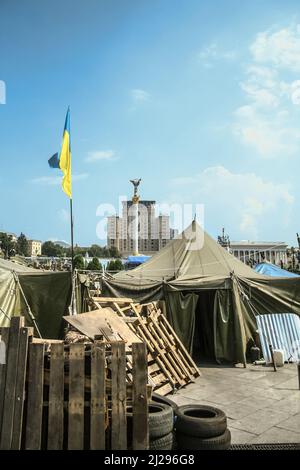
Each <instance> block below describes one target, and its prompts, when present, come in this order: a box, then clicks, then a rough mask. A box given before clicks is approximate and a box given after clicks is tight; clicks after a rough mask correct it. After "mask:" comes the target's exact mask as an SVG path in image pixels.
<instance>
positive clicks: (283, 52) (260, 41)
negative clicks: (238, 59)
mask: <svg viewBox="0 0 300 470" xmlns="http://www.w3.org/2000/svg"><path fill="white" fill-rule="evenodd" d="M250 51H251V53H252V54H253V58H254V60H255V61H256V62H259V63H267V64H272V65H274V66H275V67H279V68H285V69H290V70H294V71H300V25H291V26H289V27H288V28H284V29H281V30H279V31H275V32H272V31H264V32H261V33H259V34H258V35H257V36H256V39H255V41H254V43H253V44H252V45H251V47H250Z"/></svg>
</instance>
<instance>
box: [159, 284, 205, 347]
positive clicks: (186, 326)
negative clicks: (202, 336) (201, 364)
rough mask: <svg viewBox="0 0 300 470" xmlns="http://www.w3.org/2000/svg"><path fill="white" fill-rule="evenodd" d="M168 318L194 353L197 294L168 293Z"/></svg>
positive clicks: (186, 345)
mask: <svg viewBox="0 0 300 470" xmlns="http://www.w3.org/2000/svg"><path fill="white" fill-rule="evenodd" d="M165 299H166V307H167V318H168V320H169V322H170V323H171V325H172V327H173V328H174V330H175V333H176V334H177V335H178V337H179V339H180V340H181V341H182V343H183V344H184V346H185V347H186V349H187V350H188V351H189V352H190V353H192V350H193V338H194V331H195V310H196V305H197V301H198V296H197V295H196V294H185V293H183V292H171V293H170V292H167V293H166V297H165Z"/></svg>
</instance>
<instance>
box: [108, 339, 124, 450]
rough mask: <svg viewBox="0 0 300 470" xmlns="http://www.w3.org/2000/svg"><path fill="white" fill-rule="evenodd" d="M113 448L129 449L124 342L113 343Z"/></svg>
mask: <svg viewBox="0 0 300 470" xmlns="http://www.w3.org/2000/svg"><path fill="white" fill-rule="evenodd" d="M111 356H112V358H111V374H112V394H111V401H112V406H111V408H112V409H111V448H112V449H113V450H126V449H127V424H126V362H125V344H124V343H122V342H116V343H112V345H111Z"/></svg>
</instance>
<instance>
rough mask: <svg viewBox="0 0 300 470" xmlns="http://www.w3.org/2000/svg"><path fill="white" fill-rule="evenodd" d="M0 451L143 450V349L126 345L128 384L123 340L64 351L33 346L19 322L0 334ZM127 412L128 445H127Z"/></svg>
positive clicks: (56, 345)
mask: <svg viewBox="0 0 300 470" xmlns="http://www.w3.org/2000/svg"><path fill="white" fill-rule="evenodd" d="M0 339H1V341H2V344H4V345H5V349H6V361H5V364H2V363H1V364H0V405H1V407H0V449H1V450H2V449H7V450H8V449H29V450H31V449H32V450H37V449H49V450H50V449H57V450H59V449H72V450H75V449H78V450H79V449H113V450H126V449H128V448H130V449H133V450H146V449H147V448H148V440H149V437H148V399H149V393H148V386H147V362H146V347H145V345H144V344H143V343H142V342H141V341H139V342H138V343H132V351H131V353H132V375H133V380H132V383H131V384H128V383H127V381H126V354H125V342H124V341H111V342H107V341H98V340H95V341H94V342H93V343H92V344H91V343H88V344H80V343H77V344H70V345H65V344H64V342H63V341H55V342H53V343H52V342H51V340H35V339H34V338H33V337H32V329H31V328H25V327H24V319H23V318H20V317H14V318H12V321H11V327H10V328H2V330H1V337H0ZM127 406H130V408H132V410H133V411H132V426H133V431H132V442H130V447H128V445H129V443H128V442H127V414H126V410H127Z"/></svg>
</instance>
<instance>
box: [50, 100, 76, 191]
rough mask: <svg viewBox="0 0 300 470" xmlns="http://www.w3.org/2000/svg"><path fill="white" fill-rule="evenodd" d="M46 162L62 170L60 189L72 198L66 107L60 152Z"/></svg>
mask: <svg viewBox="0 0 300 470" xmlns="http://www.w3.org/2000/svg"><path fill="white" fill-rule="evenodd" d="M48 163H49V165H50V167H51V168H60V169H61V171H62V172H63V180H62V189H63V191H64V192H65V193H66V195H67V196H68V197H69V198H70V199H72V167H71V137H70V108H68V111H67V115H66V121H65V128H64V133H63V141H62V146H61V151H60V154H58V153H55V154H54V155H53V156H52V157H51V158H50V159H49V160H48Z"/></svg>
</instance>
